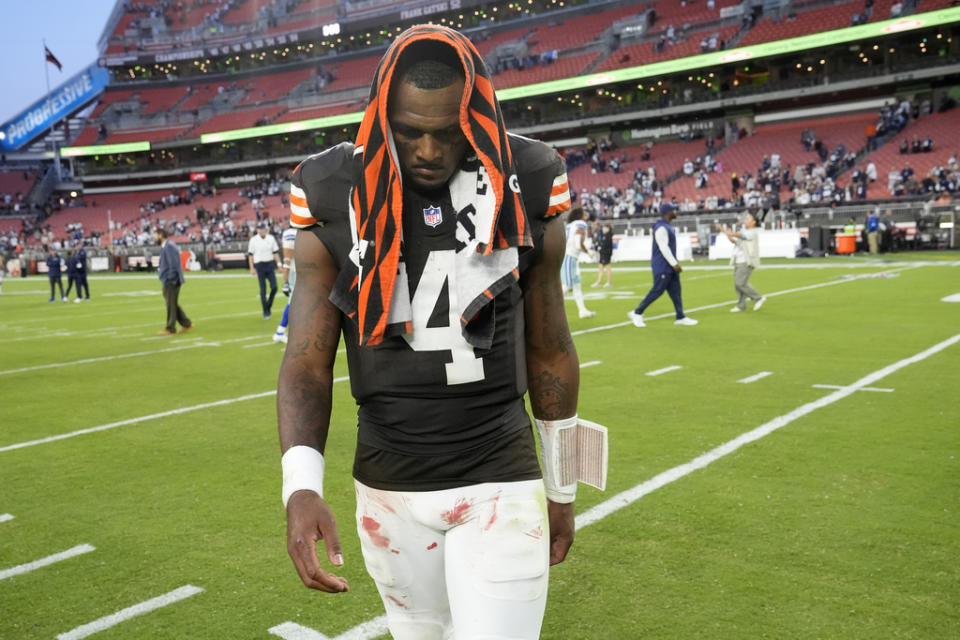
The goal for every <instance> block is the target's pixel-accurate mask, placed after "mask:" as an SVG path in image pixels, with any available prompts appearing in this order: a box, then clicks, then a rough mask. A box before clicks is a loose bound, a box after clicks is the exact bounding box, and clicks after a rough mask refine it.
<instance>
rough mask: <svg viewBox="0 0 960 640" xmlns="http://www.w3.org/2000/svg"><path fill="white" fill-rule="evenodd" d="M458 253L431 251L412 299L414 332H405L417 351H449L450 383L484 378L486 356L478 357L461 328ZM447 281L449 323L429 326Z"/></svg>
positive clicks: (448, 373) (448, 382) (448, 380)
mask: <svg viewBox="0 0 960 640" xmlns="http://www.w3.org/2000/svg"><path fill="white" fill-rule="evenodd" d="M455 260H456V252H455V251H454V250H452V249H450V250H446V251H431V252H430V254H429V255H428V256H427V262H426V264H425V265H424V266H423V274H422V275H421V276H420V282H419V283H417V290H416V292H414V294H413V299H412V300H411V301H410V305H411V307H412V309H411V312H412V315H413V333H412V334H410V335H405V336H404V338H406V340H407V342H408V343H409V344H410V347H411V348H412V349H413V350H414V351H449V352H450V355H451V361H450V362H448V363H447V364H446V374H447V384H451V385H452V384H464V383H467V382H477V381H478V380H483V358H478V357H477V356H476V355H474V353H473V347H472V346H470V343H468V342H467V341H466V340H465V339H464V337H463V333H462V332H461V330H460V315H459V313H458V312H457V309H458V308H459V306H458V305H457V287H456V266H455ZM444 282H446V283H447V297H448V298H449V304H448V311H447V315H448V317H447V325H446V326H443V327H428V326H427V324H428V323H429V322H430V316H431V315H433V310H434V309H435V308H436V306H437V302H438V301H439V299H440V294H441V293H442V292H443V285H444Z"/></svg>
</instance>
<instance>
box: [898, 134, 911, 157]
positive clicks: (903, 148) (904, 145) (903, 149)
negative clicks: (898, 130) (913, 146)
mask: <svg viewBox="0 0 960 640" xmlns="http://www.w3.org/2000/svg"><path fill="white" fill-rule="evenodd" d="M908 153H910V144H909V143H908V142H907V139H906V138H904V139H903V140H901V141H900V155H906V154H908Z"/></svg>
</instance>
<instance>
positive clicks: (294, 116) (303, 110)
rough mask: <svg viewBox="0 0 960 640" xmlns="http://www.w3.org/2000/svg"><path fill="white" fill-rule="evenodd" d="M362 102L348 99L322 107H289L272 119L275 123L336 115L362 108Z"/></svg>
mask: <svg viewBox="0 0 960 640" xmlns="http://www.w3.org/2000/svg"><path fill="white" fill-rule="evenodd" d="M363 107H364V103H363V101H361V100H348V101H344V102H341V103H337V104H327V105H324V106H322V107H313V106H307V107H299V108H294V109H290V110H289V111H287V112H286V113H284V114H283V115H281V116H280V117H279V118H277V119H276V120H274V123H275V124H280V123H282V122H297V121H298V120H310V119H313V118H323V117H326V116H336V115H340V114H342V113H352V112H354V111H359V110H360V109H363Z"/></svg>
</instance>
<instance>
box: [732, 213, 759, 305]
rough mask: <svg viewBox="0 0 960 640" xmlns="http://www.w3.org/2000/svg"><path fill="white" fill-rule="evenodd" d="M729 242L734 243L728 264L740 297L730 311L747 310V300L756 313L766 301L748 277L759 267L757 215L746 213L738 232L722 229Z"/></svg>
mask: <svg viewBox="0 0 960 640" xmlns="http://www.w3.org/2000/svg"><path fill="white" fill-rule="evenodd" d="M722 230H723V232H724V233H725V234H727V238H729V240H730V242H732V243H734V248H733V255H732V256H731V257H730V264H732V265H733V286H734V288H735V289H736V290H737V294H738V295H739V296H740V297H739V299H738V300H737V306H735V307H733V308H732V309H730V311H732V312H734V313H737V312H739V311H746V310H747V298H749V299H751V300H753V310H754V311H757V310H758V309H759V308H760V307H762V306H763V303H764V302H766V301H767V299H766V297H764V296H761V295H760V294H759V293H757V290H756V289H754V288H753V286H751V284H750V275H751V274H752V273H753V270H754V269H756V268H757V267H759V266H760V233H759V231H758V230H757V215H756V214H755V213H753V212H752V211H750V212H747V216H746V218H744V220H743V228H742V229H740V231H731V230H730V229H729V228H727V227H723V229H722Z"/></svg>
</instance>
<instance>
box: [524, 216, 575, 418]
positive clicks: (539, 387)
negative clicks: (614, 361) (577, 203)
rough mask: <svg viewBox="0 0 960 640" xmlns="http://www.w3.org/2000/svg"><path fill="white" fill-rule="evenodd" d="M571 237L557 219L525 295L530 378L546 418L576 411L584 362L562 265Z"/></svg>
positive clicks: (533, 400)
mask: <svg viewBox="0 0 960 640" xmlns="http://www.w3.org/2000/svg"><path fill="white" fill-rule="evenodd" d="M565 244H566V239H565V234H564V230H563V222H562V220H560V219H559V218H555V219H553V220H551V221H550V222H548V223H547V226H546V228H545V229H544V234H543V251H542V253H541V255H540V258H539V260H538V261H537V262H536V263H535V264H534V265H533V266H532V267H531V268H530V270H529V273H528V275H527V280H526V291H525V293H524V317H525V322H526V355H527V380H528V383H529V388H530V404H531V407H532V408H533V414H534V416H536V417H537V418H540V419H541V420H557V419H561V418H569V417H570V416H572V415H573V414H575V413H576V412H577V392H578V390H579V386H580V364H579V360H578V359H577V350H576V347H575V346H574V344H573V338H572V337H571V336H570V327H569V326H568V325H567V315H566V310H565V309H564V304H563V286H562V285H561V283H560V267H561V264H562V262H563V254H564V249H565Z"/></svg>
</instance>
